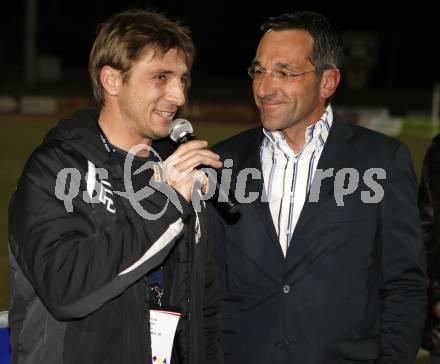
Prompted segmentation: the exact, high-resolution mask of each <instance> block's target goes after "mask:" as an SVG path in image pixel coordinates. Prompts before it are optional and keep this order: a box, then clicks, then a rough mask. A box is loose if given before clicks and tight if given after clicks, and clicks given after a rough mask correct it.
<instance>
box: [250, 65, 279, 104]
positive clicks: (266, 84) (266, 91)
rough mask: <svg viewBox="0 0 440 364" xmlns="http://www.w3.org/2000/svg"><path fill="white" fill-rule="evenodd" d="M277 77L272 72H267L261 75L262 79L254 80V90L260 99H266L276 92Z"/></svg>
mask: <svg viewBox="0 0 440 364" xmlns="http://www.w3.org/2000/svg"><path fill="white" fill-rule="evenodd" d="M275 82H276V81H275V79H274V77H272V74H271V73H270V72H267V73H265V74H263V75H262V76H261V78H260V79H258V80H254V84H253V86H254V92H255V94H256V96H257V97H258V98H260V99H264V98H266V97H268V96H271V95H273V94H275V92H276V87H275Z"/></svg>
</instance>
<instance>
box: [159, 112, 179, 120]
mask: <svg viewBox="0 0 440 364" xmlns="http://www.w3.org/2000/svg"><path fill="white" fill-rule="evenodd" d="M154 113H155V114H157V115H160V116H161V117H162V118H165V119H167V120H168V119H169V120H172V119H173V118H174V115H175V114H176V110H174V111H165V110H154Z"/></svg>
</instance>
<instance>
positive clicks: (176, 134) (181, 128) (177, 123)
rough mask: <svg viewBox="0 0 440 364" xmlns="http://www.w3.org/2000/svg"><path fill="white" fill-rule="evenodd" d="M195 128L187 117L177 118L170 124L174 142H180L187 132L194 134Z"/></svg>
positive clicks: (171, 136) (170, 132) (170, 133)
mask: <svg viewBox="0 0 440 364" xmlns="http://www.w3.org/2000/svg"><path fill="white" fill-rule="evenodd" d="M193 132H194V129H193V127H192V125H191V123H190V122H189V121H188V120H186V119H176V120H173V122H172V123H171V125H170V129H169V135H170V138H171V140H172V141H173V142H176V143H177V142H178V141H179V139H180V138H182V137H183V136H185V135H187V134H192V133H193Z"/></svg>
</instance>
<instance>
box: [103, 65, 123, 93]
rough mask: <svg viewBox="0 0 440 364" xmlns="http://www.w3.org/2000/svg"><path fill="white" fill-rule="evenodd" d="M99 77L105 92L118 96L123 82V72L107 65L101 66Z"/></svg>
mask: <svg viewBox="0 0 440 364" xmlns="http://www.w3.org/2000/svg"><path fill="white" fill-rule="evenodd" d="M99 77H100V80H101V85H102V87H103V88H104V90H105V93H106V94H109V95H111V96H116V95H117V94H118V92H119V86H120V84H121V72H120V71H118V70H116V69H114V68H112V67H110V66H107V65H106V66H104V67H102V68H101V72H100V75H99Z"/></svg>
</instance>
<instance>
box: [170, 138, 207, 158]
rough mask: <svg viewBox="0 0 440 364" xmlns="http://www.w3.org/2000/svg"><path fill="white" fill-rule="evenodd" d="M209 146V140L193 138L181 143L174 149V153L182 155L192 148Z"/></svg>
mask: <svg viewBox="0 0 440 364" xmlns="http://www.w3.org/2000/svg"><path fill="white" fill-rule="evenodd" d="M207 147H208V142H207V141H206V140H197V139H196V140H191V141H189V142H187V143H184V144H180V145H179V147H178V148H177V149H176V150H175V151H174V153H173V154H175V155H177V156H181V155H183V154H185V153H187V152H188V151H190V150H194V149H206V148H207Z"/></svg>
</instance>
